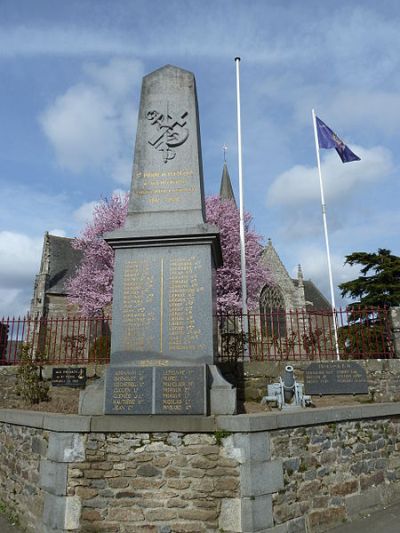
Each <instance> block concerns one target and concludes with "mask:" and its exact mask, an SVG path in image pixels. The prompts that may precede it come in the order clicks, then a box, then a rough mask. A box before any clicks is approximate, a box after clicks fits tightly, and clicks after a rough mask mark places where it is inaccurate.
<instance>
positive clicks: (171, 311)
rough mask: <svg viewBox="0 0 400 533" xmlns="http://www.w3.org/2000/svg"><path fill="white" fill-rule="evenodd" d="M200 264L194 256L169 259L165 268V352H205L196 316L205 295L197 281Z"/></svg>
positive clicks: (198, 279) (198, 280)
mask: <svg viewBox="0 0 400 533" xmlns="http://www.w3.org/2000/svg"><path fill="white" fill-rule="evenodd" d="M201 267H202V263H201V260H200V259H199V257H197V256H196V255H187V256H186V257H185V256H183V257H182V256H180V257H174V258H171V259H170V261H169V269H168V288H169V290H168V304H169V307H168V350H169V351H170V352H176V351H177V352H179V351H186V352H193V351H204V350H205V345H204V344H203V343H202V341H201V337H202V331H201V327H200V324H199V320H198V319H197V316H196V314H198V313H199V309H198V305H197V304H198V301H199V296H201V293H202V292H204V285H202V283H201V280H200V278H199V274H200V272H201Z"/></svg>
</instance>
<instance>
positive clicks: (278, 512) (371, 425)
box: [0, 403, 400, 533]
mask: <svg viewBox="0 0 400 533" xmlns="http://www.w3.org/2000/svg"><path fill="white" fill-rule="evenodd" d="M0 430H1V431H0V449H1V457H2V460H1V467H0V499H1V500H2V501H3V502H5V504H6V506H7V507H8V508H9V509H10V510H13V511H15V512H17V513H18V514H19V516H20V518H21V523H22V525H23V526H24V527H26V528H27V531H29V532H35V533H36V532H38V531H40V532H41V533H50V532H52V533H61V532H63V533H65V532H67V531H68V532H77V531H82V532H92V533H94V532H102V531H104V532H105V531H108V532H123V533H127V532H149V533H150V532H151V533H175V532H177V533H184V532H220V531H224V532H225V533H242V532H247V533H251V532H258V533H295V532H296V533H301V532H307V533H319V532H323V531H327V530H329V528H332V527H334V526H335V525H337V524H339V523H341V522H342V521H344V520H346V521H347V520H351V519H352V518H354V517H355V516H357V515H358V514H359V513H360V512H362V511H370V510H371V509H373V508H374V507H375V506H383V505H387V504H390V503H393V502H396V501H400V404H399V403H388V404H384V403H382V404H375V405H363V406H355V407H354V406H353V407H342V408H325V409H301V410H297V411H288V412H281V413H280V412H272V413H266V414H257V415H236V416H219V417H203V416H186V417H185V416H176V417H175V416H169V417H168V416H151V417H147V416H142V417H141V416H78V415H54V414H46V413H32V412H28V411H17V410H0Z"/></svg>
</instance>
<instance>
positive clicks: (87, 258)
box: [67, 195, 269, 317]
mask: <svg viewBox="0 0 400 533" xmlns="http://www.w3.org/2000/svg"><path fill="white" fill-rule="evenodd" d="M127 211H128V195H125V196H123V197H120V196H117V195H114V196H112V197H111V199H109V200H107V199H106V200H103V201H101V202H100V203H99V204H98V205H97V206H96V207H95V210H94V214H93V220H92V221H91V222H90V223H89V224H88V225H87V226H86V228H85V229H84V231H83V232H82V235H81V236H80V237H78V238H76V239H74V241H73V243H72V245H73V247H74V248H76V249H77V250H81V251H82V253H83V259H82V262H81V264H80V265H79V267H78V268H77V270H76V272H75V275H74V276H73V277H72V278H71V279H70V280H69V281H68V283H67V294H68V300H69V302H70V303H71V304H76V305H77V306H78V308H79V312H80V313H81V314H82V315H83V316H87V317H91V316H100V315H101V314H102V313H103V312H104V309H105V308H106V307H107V306H109V305H110V304H111V302H112V285H113V276H114V251H113V250H112V249H111V247H110V246H109V245H108V244H107V243H106V242H105V240H104V239H103V234H104V233H106V232H108V231H113V230H115V229H117V228H120V227H121V226H122V225H123V223H124V221H125V218H126V215H127ZM206 214H207V222H209V223H212V224H215V225H216V226H218V228H219V230H220V237H221V247H222V256H223V260H224V264H223V266H222V267H220V268H219V269H218V270H217V280H216V285H217V310H218V311H219V312H222V313H231V312H235V311H240V310H241V308H242V300H241V294H242V287H241V268H240V238H239V234H240V230H239V210H238V208H237V207H236V205H235V203H234V202H233V201H231V200H223V199H221V198H219V197H218V196H211V197H208V198H207V199H206ZM251 220H252V217H251V216H250V215H249V214H248V213H247V214H246V216H245V241H246V275H247V277H246V279H247V305H248V308H249V310H253V309H255V308H256V306H257V305H258V295H259V292H260V290H261V288H262V286H263V285H264V284H265V283H266V282H267V281H268V279H269V275H268V271H267V270H266V268H265V267H264V266H263V265H262V263H261V262H260V258H261V252H262V244H261V238H260V237H259V235H257V233H255V231H254V230H252V229H251V228H250V224H251Z"/></svg>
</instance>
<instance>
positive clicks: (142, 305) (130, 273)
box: [122, 259, 156, 352]
mask: <svg viewBox="0 0 400 533" xmlns="http://www.w3.org/2000/svg"><path fill="white" fill-rule="evenodd" d="M154 291H155V272H154V268H153V267H152V265H151V264H150V261H149V260H148V259H130V260H128V261H126V262H125V264H124V271H123V288H122V324H123V349H124V350H131V349H132V347H133V346H134V347H135V349H136V350H138V351H142V352H144V351H152V350H154V349H155V348H156V346H155V334H154V328H155V326H156V309H155V308H154V305H156V301H155V300H156V298H155V292H154Z"/></svg>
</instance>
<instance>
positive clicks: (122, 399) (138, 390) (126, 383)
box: [112, 369, 145, 412]
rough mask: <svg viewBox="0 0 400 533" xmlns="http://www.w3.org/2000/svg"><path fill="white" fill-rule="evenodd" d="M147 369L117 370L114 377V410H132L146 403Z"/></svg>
mask: <svg viewBox="0 0 400 533" xmlns="http://www.w3.org/2000/svg"><path fill="white" fill-rule="evenodd" d="M144 372H145V370H144V369H135V370H131V371H129V372H126V371H125V370H116V371H115V374H114V379H113V391H112V408H113V411H114V412H122V411H125V410H127V409H128V410H132V409H133V408H135V407H136V408H137V407H140V406H142V405H143V404H144V403H145V395H144V392H145V391H144V386H145V373H144Z"/></svg>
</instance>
